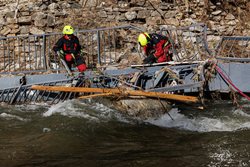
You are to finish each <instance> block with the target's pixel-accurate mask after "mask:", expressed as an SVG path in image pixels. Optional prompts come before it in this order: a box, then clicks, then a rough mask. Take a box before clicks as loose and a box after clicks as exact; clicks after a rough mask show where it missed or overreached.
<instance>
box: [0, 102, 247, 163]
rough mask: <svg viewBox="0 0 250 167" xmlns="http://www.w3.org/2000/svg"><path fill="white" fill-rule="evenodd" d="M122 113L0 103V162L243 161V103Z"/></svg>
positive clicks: (86, 106)
mask: <svg viewBox="0 0 250 167" xmlns="http://www.w3.org/2000/svg"><path fill="white" fill-rule="evenodd" d="M242 106H243V109H237V108H235V107H234V106H233V105H232V104H231V103H230V102H223V101H221V102H217V103H213V104H209V105H208V108H209V109H206V110H204V111H198V110H195V109H193V108H191V107H189V106H175V108H174V109H172V110H171V112H170V114H171V117H172V118H173V120H172V119H171V118H170V117H169V116H168V115H167V114H166V115H162V116H161V117H160V118H157V119H147V120H140V119H138V118H129V117H127V116H126V115H122V114H120V113H119V112H117V111H115V110H113V109H112V108H110V107H109V106H107V105H104V104H102V103H100V102H95V101H77V100H75V101H66V102H63V103H59V104H56V105H53V106H48V105H46V104H30V105H21V106H20V105H19V106H5V105H2V106H0V120H1V121H0V127H1V128H0V133H1V135H0V166H18V167H19V166H20V167H29V166H42V167H43V166H53V167H54V166H58V167H59V166H60V167H62V166H66V167H71V166H72V167H76V166H87V167H89V166H90V167H91V166H108V167H110V166H115V167H123V166H124V167H127V166H136V167H138V166H139V167H140V166H142V167H145V166H146V167H147V166H148V167H151V166H157V167H159V166H164V167H165V166H170V167H173V166H174V167H178V166H180V167H183V166H185V167H196V166H197V167H200V166H207V167H221V166H250V144H249V143H250V142H249V140H250V103H248V102H244V101H243V102H242Z"/></svg>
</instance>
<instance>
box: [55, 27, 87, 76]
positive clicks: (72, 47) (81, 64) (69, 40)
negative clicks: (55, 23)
mask: <svg viewBox="0 0 250 167" xmlns="http://www.w3.org/2000/svg"><path fill="white" fill-rule="evenodd" d="M73 33H74V29H73V27H72V26H70V25H66V26H64V28H63V37H61V38H60V39H59V40H58V41H57V42H56V44H55V45H54V47H53V50H54V51H55V52H56V54H57V55H58V56H60V57H61V58H62V59H64V60H65V61H66V63H67V65H68V67H69V69H70V70H71V68H72V64H75V65H76V67H77V69H78V70H79V72H81V73H82V72H84V71H85V70H86V64H85V61H84V59H83V57H82V56H80V52H81V45H80V43H79V39H78V38H77V36H75V35H74V34H73Z"/></svg>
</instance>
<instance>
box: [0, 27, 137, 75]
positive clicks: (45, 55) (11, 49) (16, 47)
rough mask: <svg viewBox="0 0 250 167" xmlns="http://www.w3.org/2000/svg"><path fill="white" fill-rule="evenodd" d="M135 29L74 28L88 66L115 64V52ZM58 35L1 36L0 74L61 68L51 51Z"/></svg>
mask: <svg viewBox="0 0 250 167" xmlns="http://www.w3.org/2000/svg"><path fill="white" fill-rule="evenodd" d="M125 30H130V31H125ZM138 31H140V29H139V28H137V27H134V26H131V25H126V26H117V27H111V28H98V29H92V30H80V31H76V35H77V36H78V38H79V40H80V44H81V45H82V47H83V53H84V55H83V56H84V57H85V59H86V63H87V66H88V68H93V67H95V65H96V64H112V63H115V62H116V61H117V59H118V58H119V51H121V50H124V47H126V42H128V41H129V40H130V39H128V38H129V35H128V34H127V33H130V35H131V33H136V34H137V33H138ZM61 36H62V34H61V33H51V34H42V35H28V36H14V37H1V38H0V60H1V61H0V73H30V72H44V71H48V70H50V71H61V70H62V69H63V66H62V64H61V63H60V60H59V58H58V57H56V56H55V54H54V52H53V50H52V48H53V45H54V44H55V43H56V41H57V40H58V39H59V38H60V37H61ZM123 37H125V38H123Z"/></svg>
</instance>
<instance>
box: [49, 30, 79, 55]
mask: <svg viewBox="0 0 250 167" xmlns="http://www.w3.org/2000/svg"><path fill="white" fill-rule="evenodd" d="M53 50H54V51H55V52H57V51H59V50H63V51H64V53H65V54H71V53H73V54H74V55H78V54H79V53H80V50H81V45H80V43H79V39H78V38H77V37H76V36H74V35H72V37H71V39H68V38H67V36H66V35H64V36H63V37H61V38H60V39H59V40H58V41H57V42H56V44H55V45H54V47H53Z"/></svg>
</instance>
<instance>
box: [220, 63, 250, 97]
mask: <svg viewBox="0 0 250 167" xmlns="http://www.w3.org/2000/svg"><path fill="white" fill-rule="evenodd" d="M215 69H216V70H217V72H218V73H219V74H220V75H221V77H222V78H223V79H224V80H226V81H227V83H228V84H230V85H231V86H232V87H233V88H234V89H235V90H237V92H238V93H239V94H240V95H242V96H243V97H245V98H246V99H247V100H249V101H250V97H249V96H247V95H246V94H245V93H243V92H242V91H241V90H240V89H239V88H238V87H236V86H235V85H234V84H233V82H232V81H231V80H230V79H229V78H228V77H226V75H225V74H224V73H223V72H222V70H221V68H220V67H219V66H218V65H216V66H215Z"/></svg>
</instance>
